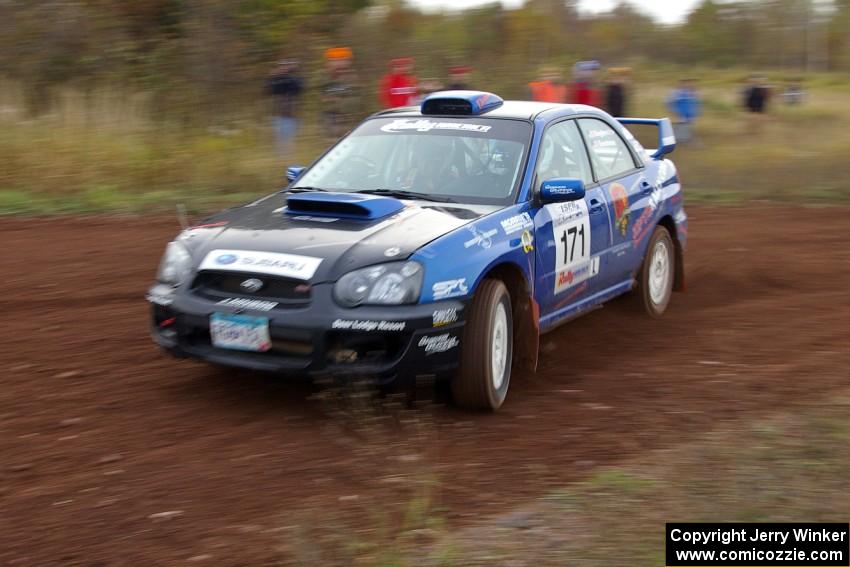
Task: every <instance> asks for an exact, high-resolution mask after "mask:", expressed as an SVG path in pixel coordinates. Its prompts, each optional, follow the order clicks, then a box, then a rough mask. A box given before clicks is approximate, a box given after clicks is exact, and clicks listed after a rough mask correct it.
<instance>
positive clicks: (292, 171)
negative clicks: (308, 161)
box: [286, 165, 307, 183]
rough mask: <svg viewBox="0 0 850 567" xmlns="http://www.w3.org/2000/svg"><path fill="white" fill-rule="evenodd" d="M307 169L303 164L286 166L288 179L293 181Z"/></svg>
mask: <svg viewBox="0 0 850 567" xmlns="http://www.w3.org/2000/svg"><path fill="white" fill-rule="evenodd" d="M305 169H307V168H306V167H304V166H303V165H290V166H289V167H287V168H286V180H287V181H288V182H290V183H292V182H293V181H295V180H296V179H298V177H299V176H300V175H301V173H303V172H304V170H305Z"/></svg>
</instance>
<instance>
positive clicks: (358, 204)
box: [284, 191, 405, 220]
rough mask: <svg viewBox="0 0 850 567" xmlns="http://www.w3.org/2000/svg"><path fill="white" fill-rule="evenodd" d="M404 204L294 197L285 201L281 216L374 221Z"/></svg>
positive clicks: (348, 196) (374, 198)
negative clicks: (283, 214)
mask: <svg viewBox="0 0 850 567" xmlns="http://www.w3.org/2000/svg"><path fill="white" fill-rule="evenodd" d="M404 206H405V205H404V203H402V202H401V201H399V200H398V199H395V198H393V197H385V196H383V195H364V194H356V193H319V192H318V191H316V192H310V193H298V194H295V195H292V196H290V197H289V199H287V201H286V208H285V209H284V213H286V214H288V215H310V216H320V217H336V218H343V219H354V220H376V219H380V218H383V217H386V216H389V215H392V214H395V213H397V212H398V211H400V210H402V209H403V208H404Z"/></svg>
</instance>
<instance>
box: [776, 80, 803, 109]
mask: <svg viewBox="0 0 850 567" xmlns="http://www.w3.org/2000/svg"><path fill="white" fill-rule="evenodd" d="M782 96H783V98H784V99H785V104H787V105H788V106H797V105H798V104H801V103H802V102H803V99H805V98H806V90H805V89H804V88H803V80H802V79H800V78H799V77H797V78H794V79H791V80H789V81H788V82H787V83H786V84H785V92H783V93H782Z"/></svg>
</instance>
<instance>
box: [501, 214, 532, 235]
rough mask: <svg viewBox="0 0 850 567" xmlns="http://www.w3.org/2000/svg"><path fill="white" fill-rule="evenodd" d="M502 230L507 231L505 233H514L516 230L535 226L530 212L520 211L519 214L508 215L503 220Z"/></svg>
mask: <svg viewBox="0 0 850 567" xmlns="http://www.w3.org/2000/svg"><path fill="white" fill-rule="evenodd" d="M501 225H502V230H504V231H505V234H513V233H515V232H519V231H521V230H525V229H527V228H531V227H533V226H534V222H533V221H532V220H531V215H529V214H528V213H520V214H518V215H514V216H512V217H508V218H506V219H504V220H503V221H501Z"/></svg>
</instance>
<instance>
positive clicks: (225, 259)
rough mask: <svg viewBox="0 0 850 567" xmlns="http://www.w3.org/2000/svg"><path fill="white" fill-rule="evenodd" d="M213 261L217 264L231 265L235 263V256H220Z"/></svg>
mask: <svg viewBox="0 0 850 567" xmlns="http://www.w3.org/2000/svg"><path fill="white" fill-rule="evenodd" d="M215 261H216V262H218V263H219V264H232V263H233V262H235V261H236V254H222V255H221V256H219V257H218V258H216V259H215Z"/></svg>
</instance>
